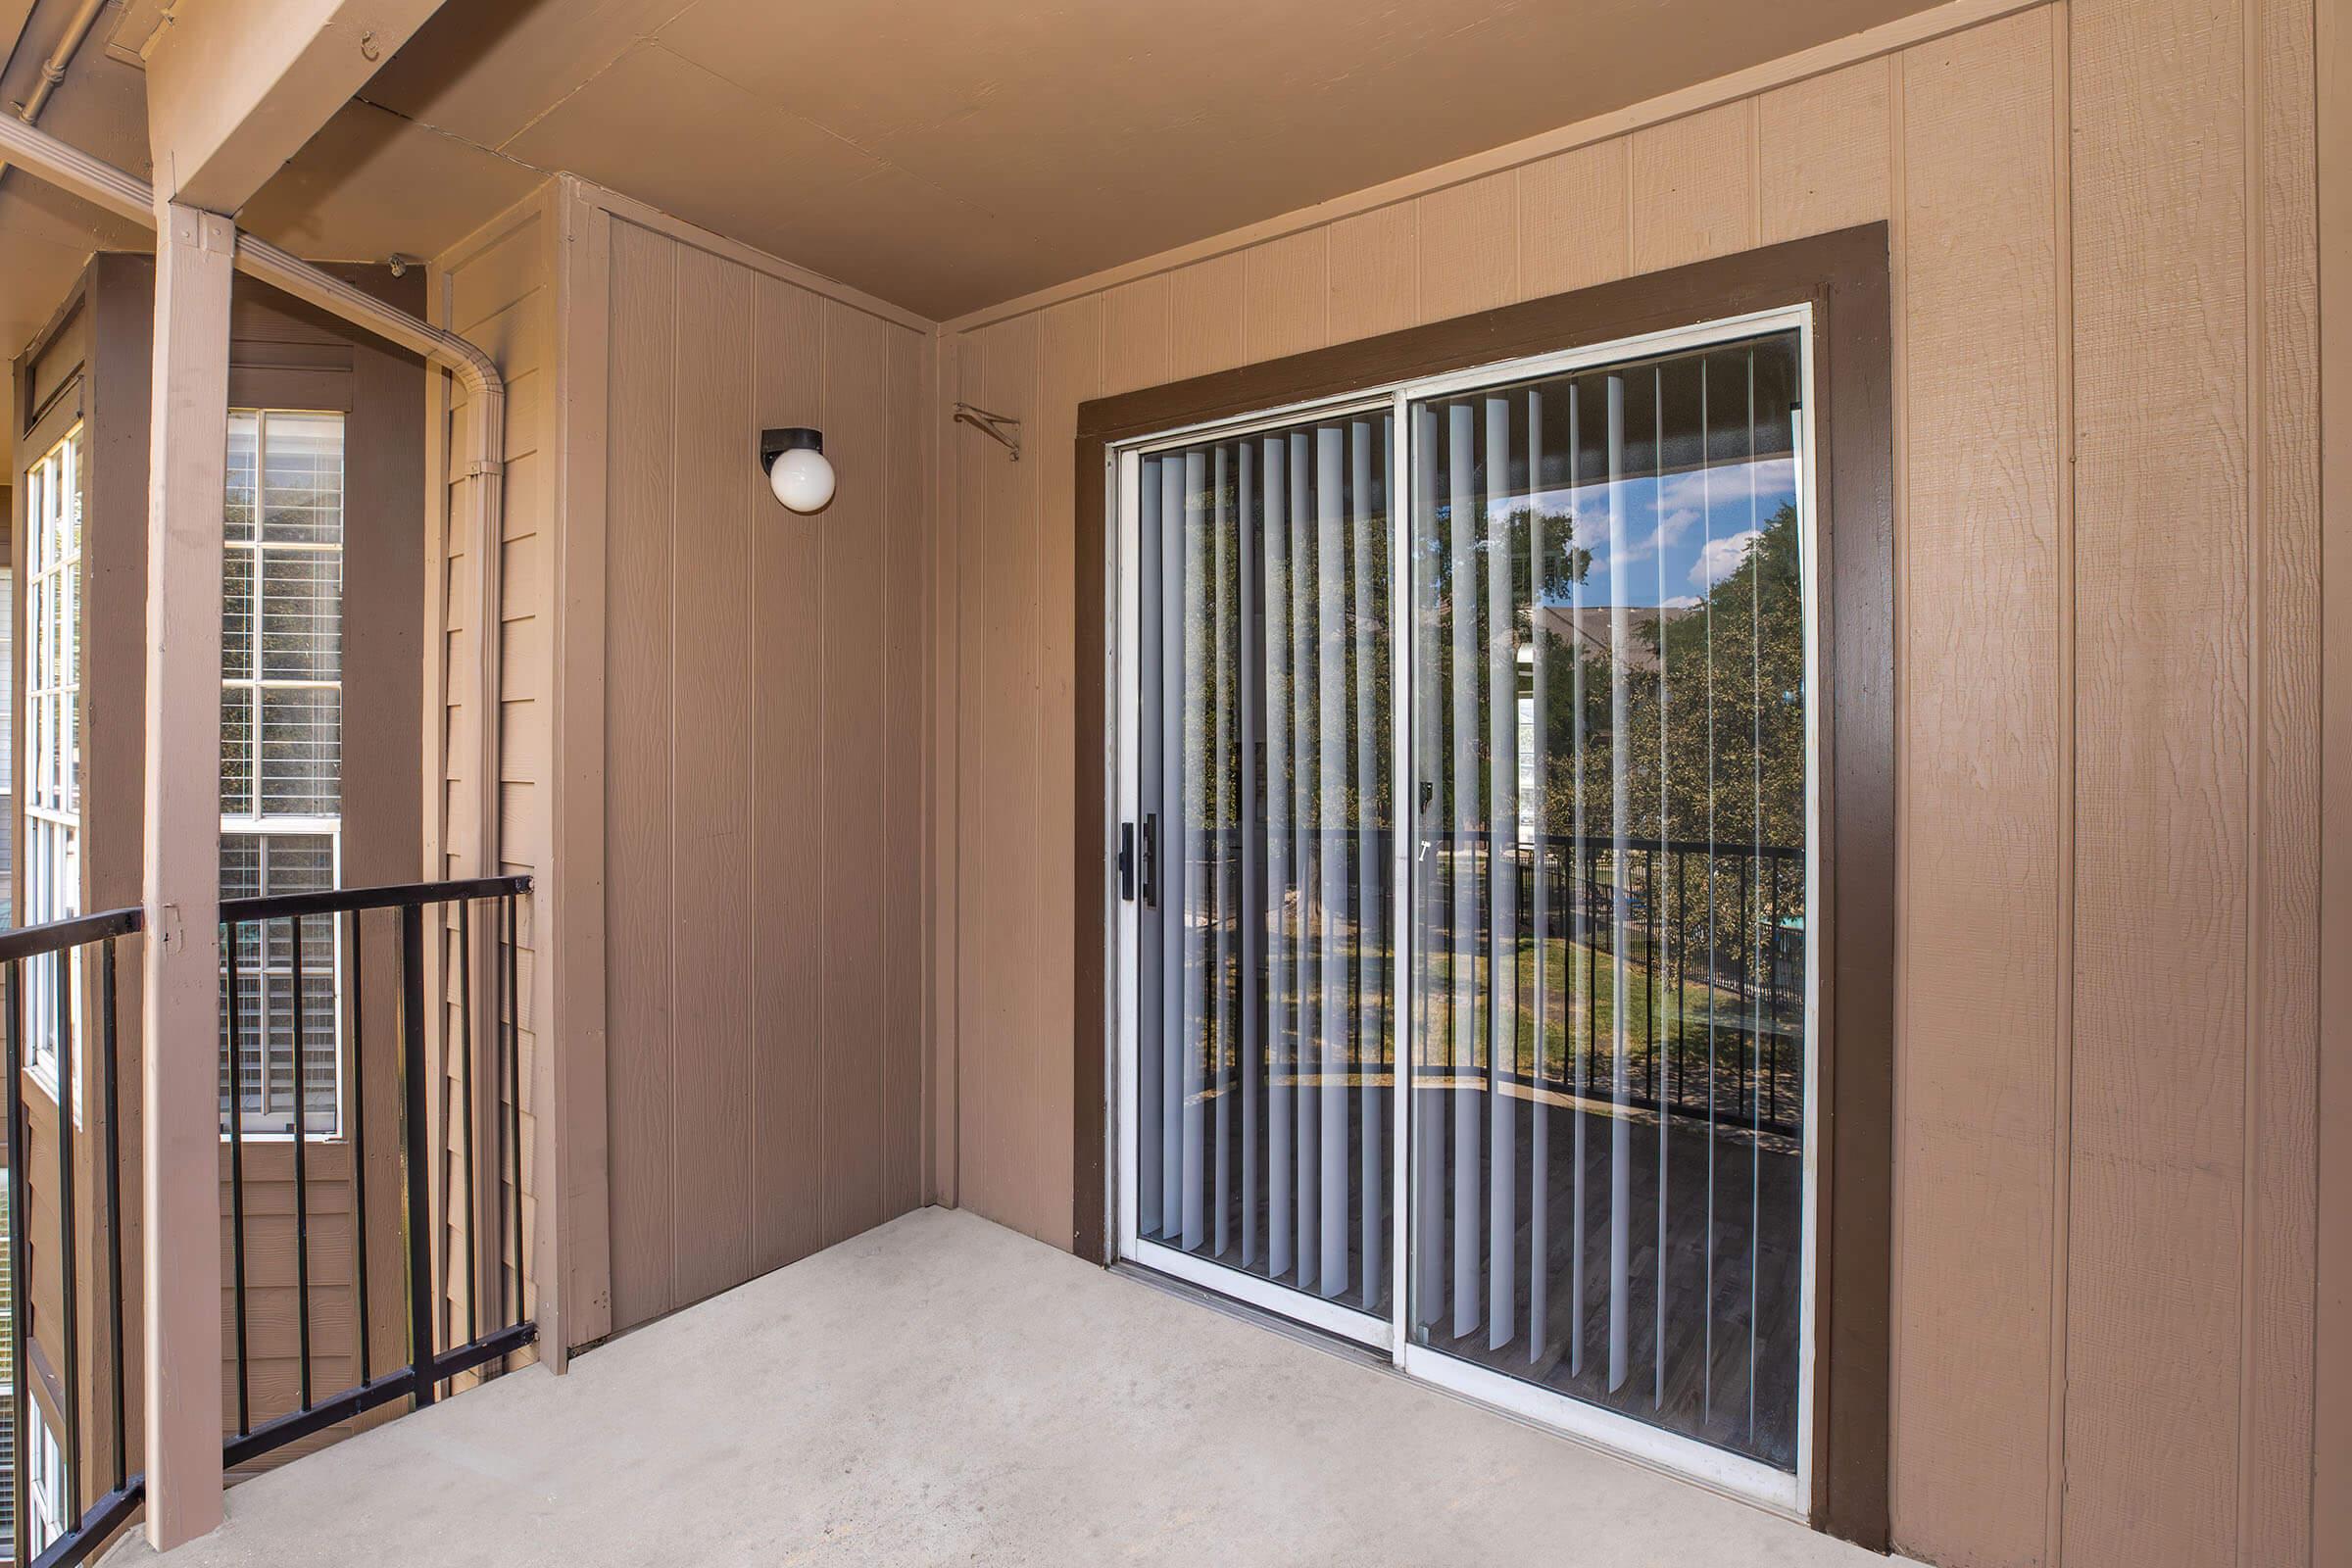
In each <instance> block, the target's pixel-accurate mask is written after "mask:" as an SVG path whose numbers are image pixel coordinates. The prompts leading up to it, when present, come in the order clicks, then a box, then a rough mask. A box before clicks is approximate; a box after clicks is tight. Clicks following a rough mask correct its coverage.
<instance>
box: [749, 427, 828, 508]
mask: <svg viewBox="0 0 2352 1568" xmlns="http://www.w3.org/2000/svg"><path fill="white" fill-rule="evenodd" d="M760 467H761V468H762V469H764V470H765V471H766V473H767V487H768V488H769V489H770V490H773V491H774V492H775V493H776V499H777V500H778V501H781V502H783V503H784V505H785V506H787V507H789V508H791V509H792V510H793V511H794V512H822V511H824V510H825V503H827V502H829V501H831V500H832V499H833V465H832V464H830V463H827V462H826V461H825V435H824V432H823V431H822V430H811V429H809V427H808V426H807V425H794V426H792V427H791V428H789V429H784V430H762V431H760Z"/></svg>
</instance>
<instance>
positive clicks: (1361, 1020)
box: [1131, 406, 1396, 1344]
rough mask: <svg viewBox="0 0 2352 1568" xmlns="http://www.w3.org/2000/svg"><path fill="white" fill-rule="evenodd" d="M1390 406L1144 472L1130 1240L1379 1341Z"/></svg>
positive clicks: (1139, 527) (1265, 433)
mask: <svg viewBox="0 0 2352 1568" xmlns="http://www.w3.org/2000/svg"><path fill="white" fill-rule="evenodd" d="M1392 424H1393V415H1392V413H1391V411H1390V410H1389V409H1388V408H1387V407H1386V406H1383V407H1380V408H1376V409H1373V410H1370V411H1367V412H1363V413H1359V414H1353V415H1341V416H1334V417H1330V418H1326V419H1322V420H1318V421H1315V422H1312V423H1303V424H1299V425H1292V426H1285V427H1282V428H1276V429H1269V430H1261V431H1255V432H1251V433H1248V434H1242V435H1237V436H1233V437H1231V438H1227V439H1221V440H1215V441H1209V442H1204V443H1201V444H1198V445H1187V446H1181V447H1176V448H1172V449H1168V450H1164V451H1159V452H1154V453H1151V454H1148V455H1145V456H1142V457H1140V458H1138V459H1136V460H1134V461H1133V463H1132V465H1131V482H1132V484H1133V503H1134V517H1135V522H1136V546H1137V550H1138V552H1139V558H1140V560H1141V562H1142V564H1144V567H1145V569H1144V571H1143V573H1142V577H1143V579H1144V586H1143V592H1142V594H1141V597H1140V607H1139V608H1140V612H1141V613H1140V626H1139V628H1138V631H1139V641H1138V648H1137V652H1138V654H1139V656H1140V658H1139V665H1140V669H1139V674H1140V684H1141V694H1140V695H1141V697H1142V703H1143V708H1144V711H1145V714H1146V722H1145V724H1144V726H1143V730H1142V748H1141V757H1140V759H1139V761H1140V777H1139V784H1140V797H1141V829H1142V835H1143V838H1142V854H1143V856H1144V862H1143V864H1144V886H1143V888H1142V894H1143V897H1142V901H1141V908H1140V911H1139V913H1140V943H1141V960H1142V961H1141V964H1140V972H1139V980H1140V988H1139V994H1138V1002H1139V1018H1138V1024H1139V1046H1140V1050H1139V1054H1138V1060H1137V1061H1136V1063H1135V1071H1134V1073H1133V1074H1132V1085H1133V1092H1134V1098H1133V1102H1132V1107H1133V1111H1132V1117H1131V1123H1132V1128H1133V1132H1134V1146H1135V1147H1134V1150H1133V1158H1134V1163H1133V1179H1134V1190H1133V1198H1134V1203H1133V1210H1134V1211H1133V1227H1134V1234H1135V1236H1136V1238H1137V1240H1138V1241H1139V1242H1140V1243H1141V1244H1143V1245H1144V1246H1146V1247H1148V1248H1149V1249H1151V1250H1152V1253H1153V1254H1154V1255H1155V1257H1156V1260H1157V1261H1159V1262H1160V1263H1161V1264H1162V1265H1163V1266H1170V1265H1172V1266H1175V1267H1177V1268H1178V1269H1179V1270H1180V1271H1182V1270H1183V1269H1184V1267H1185V1265H1186V1264H1188V1263H1195V1262H1199V1263H1209V1264H1214V1265H1216V1266H1217V1267H1218V1268H1221V1269H1224V1270H1230V1271H1233V1272H1234V1273H1237V1274H1240V1275H1243V1276H1246V1277H1248V1278H1249V1279H1250V1281H1252V1282H1263V1283H1264V1284H1265V1285H1268V1286H1271V1287H1275V1288H1279V1289H1282V1290H1286V1291H1289V1292H1292V1293H1296V1294H1297V1295H1298V1296H1299V1297H1300V1298H1304V1299H1313V1300H1314V1301H1316V1302H1327V1303H1331V1305H1332V1307H1333V1308H1337V1309H1339V1310H1338V1311H1337V1312H1335V1311H1333V1310H1329V1309H1326V1310H1322V1311H1319V1312H1314V1313H1313V1315H1314V1316H1315V1317H1316V1319H1317V1321H1321V1322H1323V1323H1325V1324H1326V1326H1331V1327H1336V1328H1339V1329H1340V1330H1341V1331H1342V1332H1348V1333H1355V1334H1357V1335H1358V1336H1359V1337H1371V1336H1375V1335H1376V1336H1377V1337H1378V1338H1379V1340H1380V1341H1381V1342H1382V1343H1384V1344H1385V1343H1386V1342H1387V1339H1388V1330H1387V1328H1386V1321H1385V1320H1386V1314H1387V1311H1388V1304H1389V1298H1390V1277H1391V1272H1392V1271H1391V1268H1390V1263H1389V1233H1390V1230H1391V1228H1392V1226H1393V1224H1394V1208H1393V1206H1392V1205H1393V1204H1394V1201H1395V1181H1394V1177H1393V1165H1394V1157H1393V1156H1394V1151H1393V1150H1392V1148H1391V1145H1392V1142H1393V1140H1392V1138H1391V1135H1390V1126H1389V1123H1390V1119H1391V1118H1390V1092H1391V1086H1392V1084H1393V1082H1394V1078H1395V1070H1394V1069H1395V1059H1396V1058H1395V1035H1394V1030H1393V1028H1392V1026H1391V1011H1392V1009H1391V1007H1390V1005H1389V998H1390V995H1391V992H1392V990H1393V988H1394V985H1395V975H1394V972H1393V965H1392V961H1391V960H1392V954H1391V951H1390V943H1389V941H1388V939H1387V935H1386V933H1387V931H1388V927H1389V923H1390V911H1391V907H1392V888H1393V878H1392V876H1391V873H1390V866H1389V861H1390V858H1391V853H1392V848H1391V847H1392V834H1391V830H1390V824H1391V820H1392V817H1391V812H1390V806H1389V779H1390V767H1391V760H1392V759H1391V744H1390V742H1391V735H1390V700H1389V691H1390V686H1391V676H1390V613H1389V609H1390V592H1389V580H1388V572H1389V554H1390V544H1389V535H1390V516H1389V481H1390V472H1389V469H1390V443H1391V439H1392V434H1393V431H1392ZM1286 1309H1289V1310H1306V1309H1305V1308H1303V1307H1302V1306H1301V1305H1299V1303H1290V1304H1288V1305H1286ZM1345 1313H1352V1314H1356V1315H1357V1316H1359V1317H1361V1319H1362V1321H1360V1322H1351V1321H1350V1320H1349V1319H1348V1317H1347V1316H1346V1315H1343V1314H1345Z"/></svg>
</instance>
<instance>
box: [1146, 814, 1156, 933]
mask: <svg viewBox="0 0 2352 1568" xmlns="http://www.w3.org/2000/svg"><path fill="white" fill-rule="evenodd" d="M1144 904H1145V906H1146V907H1150V908H1153V909H1156V908H1158V907H1159V817H1158V816H1157V815H1156V814H1154V813H1152V812H1149V811H1147V812H1146V813H1145V814H1144Z"/></svg>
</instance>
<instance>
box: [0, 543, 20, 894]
mask: <svg viewBox="0 0 2352 1568" xmlns="http://www.w3.org/2000/svg"><path fill="white" fill-rule="evenodd" d="M16 586H17V574H16V571H15V569H14V568H13V567H9V566H0V603H6V602H7V601H9V600H10V599H12V598H13V597H14V596H15V593H16ZM11 618H12V617H10V616H6V615H0V669H12V668H14V667H15V664H16V648H15V646H14V644H13V643H12V642H11V641H10V639H11V638H12V637H14V636H15V629H14V627H13V626H12V625H11V624H10V621H11ZM16 684H17V683H16V682H15V681H13V680H10V681H0V927H6V926H8V925H11V924H13V923H14V919H13V916H14V913H15V911H14V910H12V909H11V908H10V907H9V886H10V882H11V877H10V871H11V863H10V859H11V856H12V855H13V853H14V851H15V847H16V820H17V810H16V805H17V800H16V795H17V767H16V760H17V759H16V734H17V715H16Z"/></svg>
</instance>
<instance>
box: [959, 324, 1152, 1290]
mask: <svg viewBox="0 0 2352 1568" xmlns="http://www.w3.org/2000/svg"><path fill="white" fill-rule="evenodd" d="M1162 297H1163V299H1164V294H1163V296H1162ZM1112 319H1113V321H1114V322H1115V321H1116V320H1117V317H1116V315H1115V314H1114V316H1113V318H1112ZM1151 319H1152V316H1151V314H1150V313H1149V312H1148V311H1146V312H1144V313H1141V314H1140V315H1139V316H1138V317H1137V318H1136V320H1137V323H1138V326H1137V329H1138V330H1139V331H1141V330H1142V329H1143V328H1144V327H1146V326H1148V323H1149V322H1150V320H1151ZM1160 319H1161V320H1162V321H1163V323H1164V315H1163V316H1162V317H1161V318H1160ZM1037 335H1038V334H1037V319H1036V318H1034V317H1023V318H1021V319H1019V320H1016V321H1009V322H1006V323H1005V325H1004V326H1001V327H996V328H992V329H991V330H990V331H988V332H986V333H984V334H976V335H975V337H974V338H973V339H971V340H968V341H967V342H966V343H965V344H964V346H963V350H962V352H961V354H959V355H958V357H957V358H958V366H959V368H960V370H961V373H962V381H963V396H964V397H965V398H967V399H969V400H970V401H972V402H974V403H978V404H980V405H982V406H983V407H985V408H990V409H994V410H996V411H998V412H999V413H1001V414H1008V415H1011V416H1013V417H1016V418H1019V419H1021V420H1023V421H1024V423H1029V422H1032V421H1034V419H1035V417H1036V402H1037ZM1139 352H1141V353H1154V352H1157V353H1164V352H1165V350H1164V348H1163V347H1161V346H1159V345H1155V344H1152V343H1151V341H1150V340H1149V338H1148V337H1147V338H1145V339H1144V342H1143V344H1142V346H1141V348H1140V349H1139ZM1074 408H1075V405H1074V404H1073V409H1074ZM956 464H957V470H958V472H959V473H960V474H961V475H962V483H963V501H962V507H961V509H960V510H961V516H960V527H961V532H962V564H963V581H962V584H961V591H962V596H963V597H962V608H961V611H960V613H959V616H958V620H959V624H960V629H961V633H962V636H963V638H964V657H963V678H962V692H961V701H960V704H959V712H958V718H959V720H960V724H961V732H960V736H959V738H958V741H957V747H956V750H957V754H958V756H959V757H960V759H961V762H962V775H963V778H962V788H963V805H962V813H961V814H962V817H963V821H964V822H965V824H967V829H966V831H965V833H964V835H963V838H962V843H963V847H964V856H965V863H964V868H963V871H962V873H961V875H959V876H958V878H957V881H956V888H957V895H958V908H957V918H956V927H957V931H958V935H959V940H960V942H961V944H962V960H961V963H960V964H959V966H958V979H959V983H960V987H961V993H962V994H961V997H960V999H959V1004H958V1012H959V1014H960V1018H961V1024H960V1028H959V1038H960V1040H961V1043H962V1050H961V1054H960V1056H959V1058H958V1061H957V1071H956V1077H957V1081H958V1085H959V1088H958V1095H957V1103H958V1105H959V1106H960V1132H959V1135H958V1140H957V1142H958V1147H959V1148H960V1149H961V1151H962V1156H963V1157H962V1169H961V1172H960V1182H959V1187H960V1197H961V1201H962V1203H963V1205H964V1206H965V1207H967V1208H972V1209H975V1210H977V1211H978V1212H980V1213H982V1214H985V1215H987V1216H989V1217H990V1218H991V1219H995V1220H998V1221H1001V1222H1002V1223H1004V1224H1006V1225H1010V1226H1012V1227H1014V1228H1015V1229H1018V1230H1022V1231H1026V1232H1028V1233H1029V1234H1030V1235H1032V1236H1035V1237H1037V1238H1039V1239H1040V1240H1043V1241H1051V1242H1053V1243H1054V1244H1055V1245H1056V1246H1061V1247H1066V1246H1068V1245H1069V1229H1070V1187H1069V1167H1068V1165H1067V1163H1066V1162H1065V1163H1064V1165H1063V1166H1062V1167H1061V1169H1060V1170H1058V1171H1054V1170H1048V1169H1044V1168H1042V1165H1043V1162H1042V1161H1039V1160H1037V1159H1035V1158H1034V1152H1035V1149H1036V1147H1037V1145H1038V1142H1039V1139H1040V1138H1041V1137H1042V1136H1046V1135H1045V1134H1044V1133H1043V1131H1042V1129H1044V1128H1045V1127H1047V1126H1048V1125H1050V1120H1051V1118H1053V1117H1054V1114H1055V1112H1056V1111H1057V1110H1058V1108H1059V1106H1067V1105H1068V1103H1069V1099H1068V1097H1067V1096H1066V1095H1065V1096H1064V1097H1063V1099H1062V1100H1061V1101H1060V1102H1059V1106H1056V1105H1054V1104H1053V1103H1048V1102H1045V1101H1043V1100H1041V1099H1038V1098H1035V1086H1036V1085H1037V1084H1039V1083H1040V1082H1042V1081H1044V1080H1045V1078H1046V1075H1047V1074H1048V1073H1049V1072H1050V1071H1051V1070H1052V1069H1051V1068H1049V1067H1048V1066H1047V1065H1046V1064H1045V1063H1044V1062H1043V1061H1041V1060H1040V1059H1039V1058H1040V1056H1041V1055H1043V1054H1054V1053H1056V1052H1057V1054H1061V1055H1064V1056H1066V1055H1067V1054H1068V1052H1067V1051H1066V1050H1058V1051H1057V1048H1058V1047H1059V1046H1060V1045H1061V1044H1062V1042H1066V1040H1067V1039H1068V1037H1067V1036H1066V1035H1064V1036H1063V1037H1061V1041H1054V1039H1053V1037H1052V1036H1050V1035H1049V1034H1048V1033H1047V1032H1046V1028H1045V1015H1044V1012H1043V1003H1044V1000H1045V999H1044V997H1043V994H1042V990H1041V989H1040V988H1038V987H1037V986H1035V985H1034V984H1033V983H1032V979H1031V976H1032V975H1033V974H1034V972H1035V970H1036V968H1037V967H1038V965H1039V964H1040V963H1041V962H1043V961H1045V955H1046V953H1047V951H1048V950H1049V948H1051V947H1053V946H1055V945H1056V944H1057V945H1058V946H1059V947H1060V948H1061V949H1062V950H1063V951H1065V952H1066V951H1067V950H1068V948H1069V946H1070V944H1069V942H1068V940H1067V935H1066V933H1067V931H1068V924H1067V920H1066V918H1065V919H1063V920H1060V921H1054V922H1051V923H1044V924H1041V923H1040V922H1039V921H1037V920H1034V919H1031V918H1027V917H1026V911H1027V910H1028V909H1029V908H1033V907H1035V906H1032V905H1030V904H1029V901H1030V900H1032V899H1034V898H1036V897H1037V891H1036V890H1037V886H1038V884H1037V881H1036V879H1035V869H1034V866H1033V864H1032V863H1031V856H1032V855H1033V853H1034V851H1035V848H1036V846H1038V845H1039V844H1040V843H1041V842H1042V841H1043V840H1044V838H1045V837H1046V835H1047V834H1049V833H1052V832H1054V831H1056V824H1054V822H1051V821H1049V820H1047V819H1046V818H1045V817H1044V816H1043V815H1042V814H1041V810H1040V807H1041V802H1040V799H1039V787H1040V783H1041V780H1042V777H1043V773H1044V770H1045V768H1046V766H1047V760H1046V759H1044V758H1042V757H1041V756H1040V755H1039V747H1038V743H1039V739H1040V736H1039V733H1038V722H1039V717H1038V699H1039V693H1040V684H1041V681H1042V679H1043V659H1044V654H1043V649H1042V646H1041V639H1040V621H1039V617H1040V613H1041V609H1040V596H1041V594H1042V592H1043V588H1042V584H1041V581H1040V566H1039V555H1038V548H1039V547H1038V534H1039V529H1040V519H1039V515H1038V503H1039V492H1038V486H1039V485H1040V484H1041V483H1053V484H1056V485H1060V486H1063V487H1064V488H1067V486H1068V483H1069V481H1068V478H1067V476H1066V473H1054V472H1050V471H1049V470H1050V469H1051V467H1052V458H1051V457H1050V456H1049V455H1047V454H1046V453H1043V452H1036V453H1034V454H1033V455H1030V456H1029V457H1028V458H1027V460H1026V461H1025V462H1021V463H1013V462H1010V461H1008V459H1007V456H1006V454H1005V449H1004V448H1003V447H1000V446H998V445H997V444H996V443H995V442H994V441H992V440H990V439H988V438H987V437H986V436H984V435H982V434H980V433H979V432H978V431H976V430H971V429H968V428H964V427H958V428H957V431H956ZM1061 831H1064V832H1065V834H1066V818H1065V819H1064V823H1063V824H1062V827H1061ZM1067 905H1068V899H1067V895H1066V894H1063V895H1060V896H1057V897H1055V898H1054V899H1053V900H1052V901H1051V903H1050V904H1048V905H1047V906H1046V907H1062V908H1065V909H1066V907H1067Z"/></svg>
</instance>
